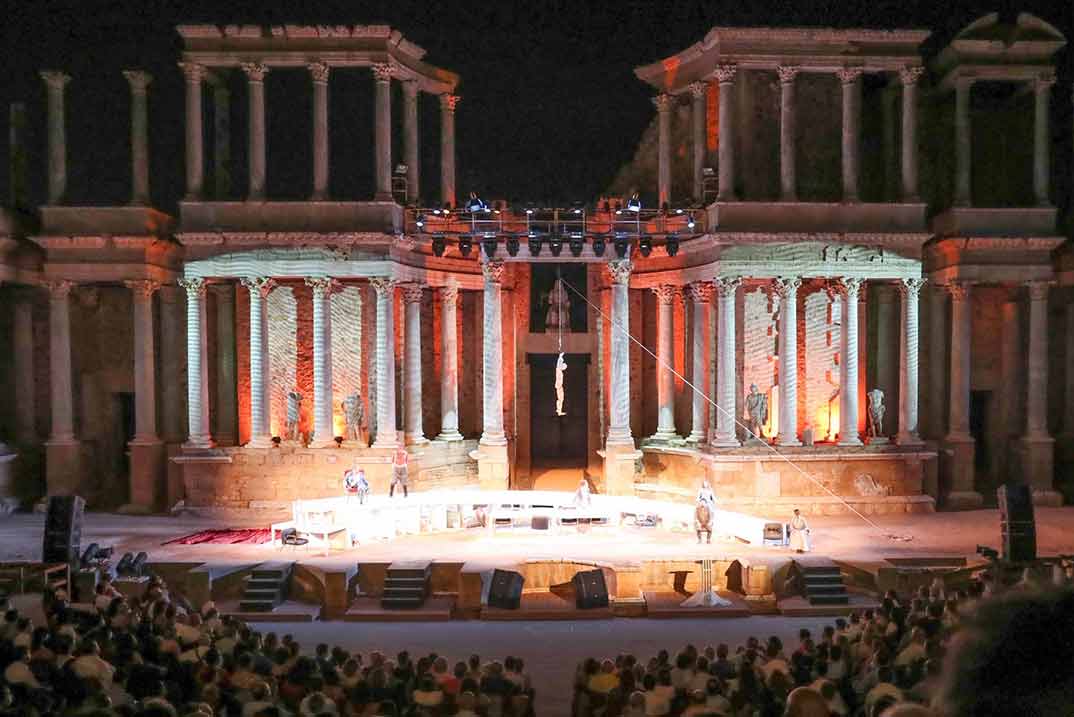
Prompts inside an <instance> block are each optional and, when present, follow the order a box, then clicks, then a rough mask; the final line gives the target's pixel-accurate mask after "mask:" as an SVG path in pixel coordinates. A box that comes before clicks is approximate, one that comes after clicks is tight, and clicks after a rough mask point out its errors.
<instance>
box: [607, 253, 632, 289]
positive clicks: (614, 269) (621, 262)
mask: <svg viewBox="0 0 1074 717" xmlns="http://www.w3.org/2000/svg"><path fill="white" fill-rule="evenodd" d="M632 271H634V265H633V264H632V263H631V262H630V260H629V259H616V260H614V261H609V262H608V278H609V279H611V282H612V283H613V284H624V285H629V284H630V273H631V272H632Z"/></svg>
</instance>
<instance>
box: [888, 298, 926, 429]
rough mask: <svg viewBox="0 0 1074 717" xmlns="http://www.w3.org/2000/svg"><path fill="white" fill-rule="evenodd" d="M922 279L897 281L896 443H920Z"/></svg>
mask: <svg viewBox="0 0 1074 717" xmlns="http://www.w3.org/2000/svg"><path fill="white" fill-rule="evenodd" d="M924 285H925V280H924V279H920V278H917V277H914V278H909V279H903V280H902V281H900V282H899V284H898V287H899V294H900V295H901V296H902V323H901V327H900V329H901V330H900V331H899V432H898V434H897V435H896V437H895V442H896V443H898V444H899V445H900V446H919V445H921V444H922V440H921V435H920V433H919V431H918V396H919V395H920V388H919V385H918V367H919V363H918V361H919V351H918V345H919V344H918V335H919V333H920V332H919V329H918V316H919V314H920V312H919V309H918V297H919V295H920V293H921V287H922V286H924Z"/></svg>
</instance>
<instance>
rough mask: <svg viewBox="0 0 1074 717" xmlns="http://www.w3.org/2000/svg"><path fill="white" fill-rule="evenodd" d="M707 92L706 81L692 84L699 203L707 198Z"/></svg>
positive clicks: (694, 154) (691, 94) (696, 183)
mask: <svg viewBox="0 0 1074 717" xmlns="http://www.w3.org/2000/svg"><path fill="white" fill-rule="evenodd" d="M707 92H708V85H706V84H705V83H704V82H695V83H693V84H691V85H690V102H691V107H690V122H691V125H690V128H691V130H692V134H693V140H692V142H691V145H692V149H693V157H692V159H693V169H694V171H693V178H694V202H695V203H698V204H700V203H701V202H702V201H704V198H705V96H706V94H707Z"/></svg>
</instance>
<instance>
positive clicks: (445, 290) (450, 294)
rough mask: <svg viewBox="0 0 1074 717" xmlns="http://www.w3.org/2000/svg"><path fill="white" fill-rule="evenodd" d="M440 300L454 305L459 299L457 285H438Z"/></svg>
mask: <svg viewBox="0 0 1074 717" xmlns="http://www.w3.org/2000/svg"><path fill="white" fill-rule="evenodd" d="M440 300H441V301H442V302H444V304H448V305H454V304H456V303H457V302H458V300H459V287H457V286H442V287H440Z"/></svg>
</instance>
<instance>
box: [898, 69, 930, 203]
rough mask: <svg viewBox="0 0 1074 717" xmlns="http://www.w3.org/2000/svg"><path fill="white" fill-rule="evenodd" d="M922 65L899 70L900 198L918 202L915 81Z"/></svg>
mask: <svg viewBox="0 0 1074 717" xmlns="http://www.w3.org/2000/svg"><path fill="white" fill-rule="evenodd" d="M923 74H925V68H924V67H904V68H902V69H901V70H899V80H901V81H902V200H903V201H904V202H920V201H921V196H920V195H919V194H918V188H917V82H918V80H920V79H921V76H922V75H923Z"/></svg>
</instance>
